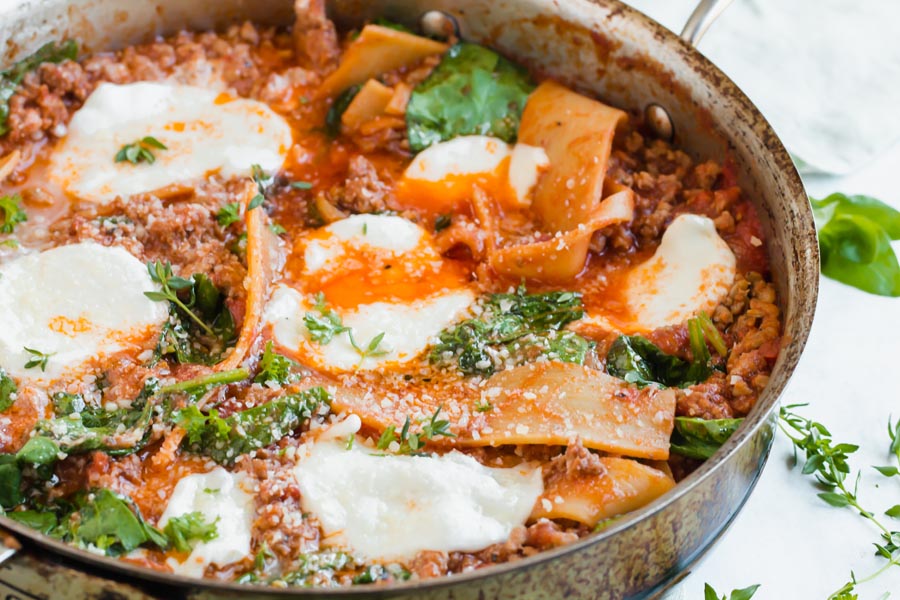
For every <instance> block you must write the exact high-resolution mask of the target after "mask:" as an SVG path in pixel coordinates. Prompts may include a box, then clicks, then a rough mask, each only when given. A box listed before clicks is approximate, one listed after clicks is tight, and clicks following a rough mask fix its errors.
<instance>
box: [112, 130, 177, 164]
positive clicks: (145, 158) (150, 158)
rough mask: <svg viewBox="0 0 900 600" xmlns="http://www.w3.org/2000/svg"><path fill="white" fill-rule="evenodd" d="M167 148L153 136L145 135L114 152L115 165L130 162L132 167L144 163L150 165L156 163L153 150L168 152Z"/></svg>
mask: <svg viewBox="0 0 900 600" xmlns="http://www.w3.org/2000/svg"><path fill="white" fill-rule="evenodd" d="M168 149H169V148H168V147H167V146H166V145H165V144H163V143H162V142H160V141H159V140H158V139H156V138H155V137H153V136H150V135H147V136H144V137H142V138H141V139H139V140H137V141H135V142H132V143H130V144H125V145H124V146H122V147H121V148H119V151H118V152H116V157H115V160H116V162H117V163H120V162H130V163H131V164H133V165H136V164H138V163H142V162H145V163H147V164H148V165H152V164H153V163H155V162H156V156H155V155H154V154H153V150H168Z"/></svg>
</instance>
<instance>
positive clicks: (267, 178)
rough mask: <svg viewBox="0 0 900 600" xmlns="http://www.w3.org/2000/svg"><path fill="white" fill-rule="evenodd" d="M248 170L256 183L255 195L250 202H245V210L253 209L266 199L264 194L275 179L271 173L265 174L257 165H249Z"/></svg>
mask: <svg viewBox="0 0 900 600" xmlns="http://www.w3.org/2000/svg"><path fill="white" fill-rule="evenodd" d="M250 170H251V171H252V173H253V182H254V183H255V184H256V195H255V196H253V198H251V199H250V203H249V204H247V210H253V209H254V208H256V207H257V206H261V205H262V203H263V202H265V201H266V194H267V193H268V190H269V188H270V187H271V186H272V183H274V181H275V178H274V177H272V176H271V175H266V172H265V171H263V170H262V167H260V166H259V165H250Z"/></svg>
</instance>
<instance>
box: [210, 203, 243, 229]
mask: <svg viewBox="0 0 900 600" xmlns="http://www.w3.org/2000/svg"><path fill="white" fill-rule="evenodd" d="M240 220H241V204H240V202H229V203H228V204H226V205H224V206H223V207H222V208H220V209H219V212H217V213H216V221H218V222H219V225H221V226H222V227H230V226H231V225H232V224H234V223H237V222H238V221H240Z"/></svg>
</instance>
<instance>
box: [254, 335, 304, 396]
mask: <svg viewBox="0 0 900 600" xmlns="http://www.w3.org/2000/svg"><path fill="white" fill-rule="evenodd" d="M298 366H299V365H297V363H295V362H294V361H292V360H291V359H289V358H288V357H286V356H283V355H281V354H278V353H277V352H275V345H274V344H273V343H272V342H271V341H268V342H266V348H265V350H264V351H263V355H262V357H261V358H260V359H259V372H258V373H257V374H256V377H254V378H253V381H254V383H261V384H263V385H285V384H288V383H290V382H292V381H294V380H296V379H297V378H298V377H299V374H298V373H295V372H294V371H293V369H294V368H296V367H298Z"/></svg>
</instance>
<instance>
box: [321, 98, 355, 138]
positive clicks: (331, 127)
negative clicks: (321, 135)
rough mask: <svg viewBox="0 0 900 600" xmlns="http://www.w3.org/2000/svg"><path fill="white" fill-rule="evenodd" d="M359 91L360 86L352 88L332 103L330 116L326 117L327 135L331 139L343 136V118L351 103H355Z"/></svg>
mask: <svg viewBox="0 0 900 600" xmlns="http://www.w3.org/2000/svg"><path fill="white" fill-rule="evenodd" d="M359 90H360V86H358V85H354V86H351V87H349V88H347V89H346V90H344V91H343V92H341V93H340V94H338V96H337V97H336V98H335V99H334V101H333V102H332V103H331V107H330V108H329V109H328V114H326V115H325V133H327V134H328V135H329V136H330V137H333V138H336V137H337V136H339V135H340V134H341V117H342V116H343V114H344V111H345V110H347V107H348V106H350V103H351V102H353V99H354V98H356V94H358V93H359Z"/></svg>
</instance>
